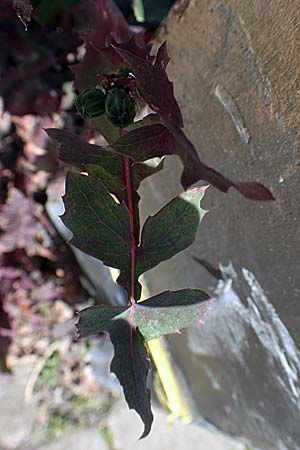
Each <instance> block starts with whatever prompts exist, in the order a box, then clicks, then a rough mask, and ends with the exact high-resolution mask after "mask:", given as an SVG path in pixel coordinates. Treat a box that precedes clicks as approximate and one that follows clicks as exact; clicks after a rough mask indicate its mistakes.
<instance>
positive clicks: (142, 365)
mask: <svg viewBox="0 0 300 450" xmlns="http://www.w3.org/2000/svg"><path fill="white" fill-rule="evenodd" d="M109 334H110V338H111V341H112V343H113V346H114V350H115V353H114V357H113V360H112V362H111V366H110V369H111V372H114V373H115V374H116V375H117V377H118V379H119V381H120V383H121V385H122V386H123V390H124V395H125V399H126V401H127V403H128V406H129V408H130V409H135V411H136V412H137V413H138V414H139V415H140V417H141V419H142V421H143V422H144V432H143V434H142V435H141V437H140V439H141V438H144V437H146V436H147V435H148V434H149V433H150V431H151V426H152V422H153V414H152V411H151V402H150V398H151V393H150V389H148V388H147V377H148V372H149V369H150V359H149V357H148V353H147V349H146V346H145V344H144V340H143V338H142V335H141V334H140V332H139V331H138V330H137V329H132V328H131V327H130V325H129V324H128V323H127V322H126V321H124V320H120V319H118V320H115V321H114V324H113V326H112V328H111V329H110V332H109Z"/></svg>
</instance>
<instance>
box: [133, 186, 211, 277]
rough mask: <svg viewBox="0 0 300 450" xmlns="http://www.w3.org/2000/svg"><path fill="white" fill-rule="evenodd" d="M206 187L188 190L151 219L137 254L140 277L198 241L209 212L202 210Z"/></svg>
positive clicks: (143, 233)
mask: <svg viewBox="0 0 300 450" xmlns="http://www.w3.org/2000/svg"><path fill="white" fill-rule="evenodd" d="M205 190H206V187H199V188H194V189H191V190H188V191H186V192H184V193H183V194H181V195H179V196H178V197H176V198H174V199H173V200H171V201H170V202H169V203H168V204H167V205H165V206H164V207H163V208H162V209H161V210H160V211H158V213H157V214H155V215H154V216H150V217H148V219H147V220H146V222H145V224H144V227H143V229H142V234H141V243H140V245H139V246H138V248H137V250H136V276H137V277H139V276H140V275H141V274H142V273H144V272H146V271H147V270H149V269H152V268H153V267H155V266H156V265H157V264H159V263H160V262H162V261H165V260H166V259H169V258H171V257H172V256H174V255H176V254H177V253H179V252H180V251H182V250H184V249H185V248H186V247H188V246H190V245H191V244H192V243H193V242H194V239H195V235H196V231H197V228H198V225H199V223H200V221H201V219H202V218H203V217H204V215H205V213H206V211H205V210H203V209H202V208H201V206H200V201H201V200H202V198H203V196H204V192H205Z"/></svg>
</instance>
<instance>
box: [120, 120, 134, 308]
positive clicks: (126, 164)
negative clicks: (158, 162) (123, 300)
mask: <svg viewBox="0 0 300 450" xmlns="http://www.w3.org/2000/svg"><path fill="white" fill-rule="evenodd" d="M126 133H127V131H126V130H124V129H122V128H121V129H120V135H123V134H126ZM123 168H124V178H125V186H126V195H127V207H128V211H129V218H130V304H131V305H133V304H134V303H135V289H134V287H135V252H136V239H135V225H134V206H133V191H132V181H131V160H130V158H129V157H128V156H123Z"/></svg>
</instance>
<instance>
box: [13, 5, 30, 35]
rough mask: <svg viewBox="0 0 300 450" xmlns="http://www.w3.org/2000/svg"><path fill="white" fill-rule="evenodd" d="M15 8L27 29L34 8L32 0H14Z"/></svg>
mask: <svg viewBox="0 0 300 450" xmlns="http://www.w3.org/2000/svg"><path fill="white" fill-rule="evenodd" d="M13 8H14V10H15V11H16V13H17V16H18V17H19V19H20V20H21V22H22V23H23V25H24V27H25V29H26V30H27V25H28V24H29V22H30V21H31V13H32V10H33V8H32V5H31V2H30V0H14V1H13Z"/></svg>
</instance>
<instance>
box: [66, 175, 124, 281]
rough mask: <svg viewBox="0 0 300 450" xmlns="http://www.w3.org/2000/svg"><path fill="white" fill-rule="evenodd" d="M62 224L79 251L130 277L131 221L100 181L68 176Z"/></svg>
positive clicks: (85, 177)
mask: <svg viewBox="0 0 300 450" xmlns="http://www.w3.org/2000/svg"><path fill="white" fill-rule="evenodd" d="M64 203H65V208H66V212H65V214H64V215H63V216H62V219H63V222H64V223H65V225H66V226H67V227H68V228H69V229H70V230H71V231H72V232H73V239H72V241H71V243H72V244H74V245H75V246H76V247H78V248H79V249H80V250H82V251H84V252H86V253H88V254H89V255H91V256H94V257H95V258H99V259H101V260H102V261H103V262H104V264H106V265H108V266H111V267H116V268H117V269H120V270H121V271H124V273H125V274H126V276H128V277H129V276H130V275H129V274H130V270H129V268H130V222H129V213H128V210H127V208H126V207H125V206H124V205H121V204H118V203H116V202H115V200H114V199H113V198H112V197H111V195H110V194H109V192H108V191H107V190H106V189H105V187H104V186H103V185H102V183H100V182H99V181H97V180H95V179H94V178H92V177H87V176H85V175H80V174H77V173H68V175H67V180H66V195H65V197H64Z"/></svg>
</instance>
